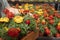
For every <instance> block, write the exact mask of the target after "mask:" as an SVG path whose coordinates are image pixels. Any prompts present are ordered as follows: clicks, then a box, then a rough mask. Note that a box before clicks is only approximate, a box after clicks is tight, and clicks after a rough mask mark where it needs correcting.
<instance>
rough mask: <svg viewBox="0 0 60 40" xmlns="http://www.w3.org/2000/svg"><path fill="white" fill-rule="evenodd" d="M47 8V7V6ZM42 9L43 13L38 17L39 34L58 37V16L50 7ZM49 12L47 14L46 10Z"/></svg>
mask: <svg viewBox="0 0 60 40" xmlns="http://www.w3.org/2000/svg"><path fill="white" fill-rule="evenodd" d="M47 6H49V5H47ZM47 6H45V7H46V8H45V9H44V13H43V15H42V16H40V18H39V19H40V23H39V24H38V26H39V29H40V33H42V34H43V36H49V37H60V14H59V12H57V11H55V10H53V9H52V8H51V7H50V6H49V7H48V8H47ZM46 9H47V10H49V12H48V11H47V10H46Z"/></svg>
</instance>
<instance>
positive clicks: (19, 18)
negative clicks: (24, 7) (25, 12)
mask: <svg viewBox="0 0 60 40" xmlns="http://www.w3.org/2000/svg"><path fill="white" fill-rule="evenodd" d="M23 19H24V18H23V17H22V16H15V17H14V18H13V20H14V22H16V23H21V22H23Z"/></svg>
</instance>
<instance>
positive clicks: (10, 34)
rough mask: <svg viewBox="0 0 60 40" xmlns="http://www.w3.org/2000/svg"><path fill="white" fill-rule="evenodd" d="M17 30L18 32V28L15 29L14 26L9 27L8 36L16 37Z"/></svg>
mask: <svg viewBox="0 0 60 40" xmlns="http://www.w3.org/2000/svg"><path fill="white" fill-rule="evenodd" d="M19 32H20V30H18V29H16V28H10V29H9V30H8V35H9V36H10V37H18V35H19Z"/></svg>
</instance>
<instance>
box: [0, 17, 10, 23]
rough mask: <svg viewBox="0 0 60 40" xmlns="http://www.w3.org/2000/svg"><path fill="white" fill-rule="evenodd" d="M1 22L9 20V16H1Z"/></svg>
mask: <svg viewBox="0 0 60 40" xmlns="http://www.w3.org/2000/svg"><path fill="white" fill-rule="evenodd" d="M0 22H9V18H8V17H3V18H0Z"/></svg>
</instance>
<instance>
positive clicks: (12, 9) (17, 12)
mask: <svg viewBox="0 0 60 40" xmlns="http://www.w3.org/2000/svg"><path fill="white" fill-rule="evenodd" d="M7 9H8V10H9V11H10V12H12V13H13V14H19V11H18V9H17V8H12V7H8V8H7Z"/></svg>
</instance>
